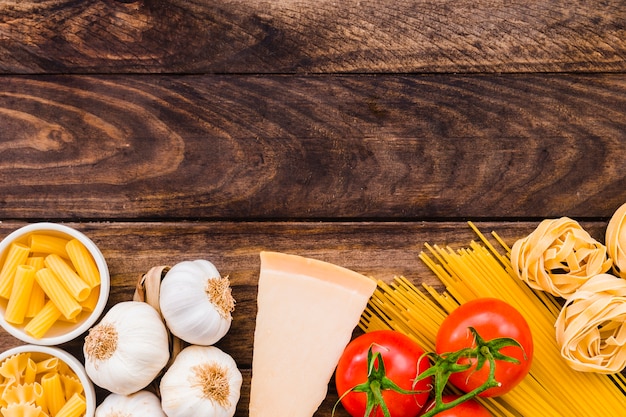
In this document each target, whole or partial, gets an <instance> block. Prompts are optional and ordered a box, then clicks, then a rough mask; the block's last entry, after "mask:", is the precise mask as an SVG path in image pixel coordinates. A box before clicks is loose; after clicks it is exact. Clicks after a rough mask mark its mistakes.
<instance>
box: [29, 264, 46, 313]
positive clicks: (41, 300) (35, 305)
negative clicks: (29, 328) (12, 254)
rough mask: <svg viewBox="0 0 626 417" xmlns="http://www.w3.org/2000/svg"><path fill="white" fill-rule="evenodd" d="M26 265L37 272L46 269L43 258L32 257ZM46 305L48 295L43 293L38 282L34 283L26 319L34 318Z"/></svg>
mask: <svg viewBox="0 0 626 417" xmlns="http://www.w3.org/2000/svg"><path fill="white" fill-rule="evenodd" d="M26 265H30V266H32V267H33V268H35V272H37V271H38V270H40V269H41V268H43V267H44V263H43V257H42V256H30V257H28V259H26ZM45 304H46V294H45V293H44V292H43V290H42V289H41V287H40V286H39V284H37V282H33V288H32V289H31V293H30V299H29V300H28V306H27V307H26V314H25V316H26V318H33V317H35V315H36V314H37V313H38V312H39V310H41V309H42V308H43V306H44V305H45Z"/></svg>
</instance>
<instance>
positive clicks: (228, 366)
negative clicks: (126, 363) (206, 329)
mask: <svg viewBox="0 0 626 417" xmlns="http://www.w3.org/2000/svg"><path fill="white" fill-rule="evenodd" d="M241 384H242V376H241V372H240V371H239V369H238V368H237V364H236V363H235V361H234V359H233V358H232V357H231V356H230V355H228V354H227V353H225V352H224V351H222V350H220V349H219V348H217V347H215V346H197V345H192V346H188V347H187V348H185V349H183V350H182V351H181V352H180V353H179V354H178V356H177V357H176V359H175V360H174V363H173V364H172V365H171V366H170V367H169V369H168V370H167V371H166V372H165V374H164V375H163V377H162V378H161V384H160V391H161V405H162V408H163V411H165V413H166V414H167V415H168V417H232V416H233V415H234V414H235V410H236V408H237V403H238V402H239V397H240V392H241Z"/></svg>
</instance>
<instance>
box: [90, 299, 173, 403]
mask: <svg viewBox="0 0 626 417" xmlns="http://www.w3.org/2000/svg"><path fill="white" fill-rule="evenodd" d="M83 352H84V354H85V370H86V371H87V375H88V376H89V378H91V380H92V381H93V382H94V383H95V384H96V385H98V386H99V387H102V388H104V389H107V390H109V391H111V392H112V393H115V394H121V395H128V394H132V393H134V392H136V391H139V390H140V389H142V388H145V387H146V386H147V385H148V384H150V382H152V380H153V379H154V378H155V377H156V376H157V375H158V373H159V372H160V371H161V370H162V369H163V367H164V366H165V365H166V364H167V362H168V360H169V357H170V351H169V345H168V333H167V329H166V328H165V324H164V323H163V321H162V320H161V317H160V316H159V314H158V313H157V311H156V310H155V309H154V308H152V307H150V306H149V305H148V304H146V303H142V302H139V301H125V302H121V303H118V304H115V305H114V306H113V307H111V309H110V310H109V311H108V312H107V313H106V314H105V315H104V317H103V318H102V320H101V321H100V323H98V324H97V325H96V326H94V327H93V328H91V329H90V330H89V334H88V335H87V337H85V344H84V345H83Z"/></svg>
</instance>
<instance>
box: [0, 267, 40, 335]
mask: <svg viewBox="0 0 626 417" xmlns="http://www.w3.org/2000/svg"><path fill="white" fill-rule="evenodd" d="M34 283H35V268H34V267H32V266H30V265H18V266H17V269H16V271H15V278H14V280H13V289H12V291H11V296H10V297H9V302H8V303H7V308H6V310H5V312H4V319H5V320H6V321H7V322H9V323H12V324H22V323H23V322H24V317H25V316H26V310H27V309H28V303H29V302H30V295H31V292H32V289H33V284H34Z"/></svg>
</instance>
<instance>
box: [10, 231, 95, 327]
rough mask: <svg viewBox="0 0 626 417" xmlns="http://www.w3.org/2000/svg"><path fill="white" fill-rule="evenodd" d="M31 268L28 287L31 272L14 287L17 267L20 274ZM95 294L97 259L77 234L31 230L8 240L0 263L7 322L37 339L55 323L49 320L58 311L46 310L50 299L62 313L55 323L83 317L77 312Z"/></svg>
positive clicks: (90, 305)
mask: <svg viewBox="0 0 626 417" xmlns="http://www.w3.org/2000/svg"><path fill="white" fill-rule="evenodd" d="M24 242H27V243H28V245H25V244H24ZM29 267H32V268H34V270H35V273H34V281H33V282H32V285H31V284H30V281H29V280H30V278H31V276H30V273H29V274H28V275H26V276H21V277H20V285H18V286H16V285H14V282H15V278H16V273H17V271H18V269H20V272H21V273H24V271H26V270H29ZM14 291H15V294H13V292H14ZM27 294H28V299H26V296H27ZM99 297H100V273H99V270H98V268H97V265H96V262H95V260H94V259H93V257H92V255H91V253H90V252H89V250H88V249H87V248H86V247H85V246H84V245H83V244H82V243H81V242H80V240H78V239H75V238H63V237H59V236H54V235H48V234H45V233H34V234H31V235H29V236H27V237H24V238H23V239H22V240H20V242H15V243H12V244H11V245H10V246H9V248H8V249H7V255H6V256H5V257H4V262H3V263H2V264H1V265H0V298H4V299H6V300H7V303H6V307H5V311H4V317H5V320H6V321H7V322H8V323H11V324H14V325H18V326H19V325H23V326H25V328H26V329H27V333H28V334H29V335H31V336H33V337H35V338H38V339H40V338H43V337H44V336H45V334H46V333H47V332H48V330H50V328H51V327H52V326H53V325H54V322H53V321H51V320H52V317H54V316H55V313H56V312H55V311H54V310H53V309H51V308H50V307H49V306H48V307H47V308H46V306H47V303H48V301H52V302H53V303H55V305H56V306H57V308H58V310H60V312H61V313H62V314H61V315H59V316H58V317H57V318H56V319H55V320H54V321H56V320H61V321H63V322H66V323H72V324H76V323H78V322H79V321H80V320H82V319H83V318H84V317H85V316H84V315H81V314H80V313H81V312H83V311H84V312H86V313H90V312H93V311H94V309H95V308H96V306H97V304H98V299H99ZM35 318H37V319H36V320H35ZM31 322H33V323H31Z"/></svg>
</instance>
